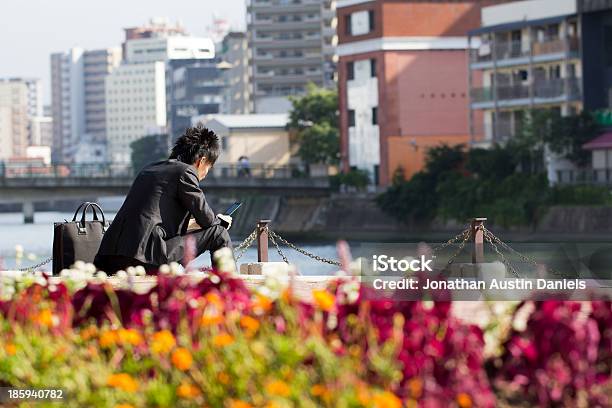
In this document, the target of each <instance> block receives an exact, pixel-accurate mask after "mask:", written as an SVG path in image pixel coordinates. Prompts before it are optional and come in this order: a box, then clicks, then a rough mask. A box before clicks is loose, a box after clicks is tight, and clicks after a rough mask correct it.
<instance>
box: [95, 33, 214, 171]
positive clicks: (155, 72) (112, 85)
mask: <svg viewBox="0 0 612 408" xmlns="http://www.w3.org/2000/svg"><path fill="white" fill-rule="evenodd" d="M164 35H166V34H164V33H161V34H159V36H153V37H147V38H137V39H130V40H127V41H126V42H125V44H124V61H123V63H122V64H121V65H120V66H119V67H118V68H117V69H116V70H115V71H113V73H112V74H111V75H109V76H108V77H107V79H106V85H107V92H106V116H107V118H106V124H107V128H108V132H107V135H108V138H107V139H108V141H107V151H106V156H107V159H108V161H110V162H113V163H117V164H122V165H126V166H127V165H129V164H130V161H131V149H130V144H131V143H132V142H133V141H135V140H138V139H140V138H142V137H143V136H147V135H151V134H160V133H166V132H167V131H168V129H167V117H168V112H171V111H172V108H171V106H169V105H168V104H167V100H168V98H167V95H170V96H171V95H174V89H173V88H172V86H173V85H174V84H175V81H174V80H170V79H174V78H175V76H176V78H177V80H176V84H177V87H178V92H179V95H181V96H183V97H184V99H183V101H185V100H187V99H188V98H189V97H191V96H192V94H191V93H190V94H187V89H186V88H185V87H182V85H181V84H182V83H181V81H180V79H181V78H183V79H184V78H187V80H188V81H189V84H190V85H192V84H200V85H202V86H201V89H200V91H202V88H207V86H208V84H207V83H206V80H207V79H206V78H202V77H201V76H198V75H204V76H205V74H202V71H205V70H206V69H205V68H206V67H204V68H203V67H200V66H194V64H196V62H197V61H198V60H209V59H212V58H214V56H215V50H214V44H213V43H212V41H211V40H210V39H208V38H196V37H186V36H178V37H164ZM196 65H197V64H196ZM189 66H191V67H192V68H186V67H189ZM180 68H185V69H182V70H181V71H180V72H178V73H177V72H176V71H177V70H179V69H180ZM198 70H200V72H198ZM181 76H182V77H181ZM181 92H183V94H181ZM190 92H191V91H190ZM194 93H197V92H194ZM199 95H201V93H200V94H199ZM199 102H202V103H204V104H206V103H213V101H212V100H211V99H207V98H201V100H199ZM215 103H217V102H215ZM187 108H189V107H187ZM177 110H178V108H177Z"/></svg>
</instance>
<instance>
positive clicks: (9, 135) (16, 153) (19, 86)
mask: <svg viewBox="0 0 612 408" xmlns="http://www.w3.org/2000/svg"><path fill="white" fill-rule="evenodd" d="M28 102H29V100H28V85H27V84H26V83H25V82H24V81H21V80H16V79H3V80H0V160H5V159H8V158H11V157H24V156H25V153H26V148H27V146H28V123H29V121H28V108H29V103H28Z"/></svg>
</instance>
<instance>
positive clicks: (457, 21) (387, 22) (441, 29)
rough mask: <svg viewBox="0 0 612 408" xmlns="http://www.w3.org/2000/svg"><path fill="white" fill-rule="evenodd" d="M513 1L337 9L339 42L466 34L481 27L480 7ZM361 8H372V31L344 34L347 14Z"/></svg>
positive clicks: (394, 0) (410, 0)
mask: <svg viewBox="0 0 612 408" xmlns="http://www.w3.org/2000/svg"><path fill="white" fill-rule="evenodd" d="M509 1H516V0H442V1H441V0H430V1H427V0H378V1H376V2H368V3H362V4H356V5H354V6H350V7H342V8H339V9H338V43H339V44H343V43H348V42H354V41H361V40H365V39H370V38H378V37H383V36H384V37H401V36H417V37H429V36H432V37H437V36H446V37H454V36H465V35H467V32H468V31H470V30H473V29H475V28H478V27H479V26H480V10H481V8H482V7H485V6H489V5H492V4H497V3H507V2H509ZM360 10H373V11H374V21H375V25H374V31H372V32H371V33H368V34H365V35H360V36H349V35H347V34H346V24H345V23H346V18H345V17H346V16H347V15H350V14H351V13H354V12H355V11H360Z"/></svg>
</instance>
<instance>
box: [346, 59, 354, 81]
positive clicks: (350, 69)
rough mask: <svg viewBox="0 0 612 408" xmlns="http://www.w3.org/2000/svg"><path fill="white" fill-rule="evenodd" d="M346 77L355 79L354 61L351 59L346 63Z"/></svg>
mask: <svg viewBox="0 0 612 408" xmlns="http://www.w3.org/2000/svg"><path fill="white" fill-rule="evenodd" d="M346 78H347V79H348V80H351V79H355V63H354V62H353V61H350V62H347V63H346Z"/></svg>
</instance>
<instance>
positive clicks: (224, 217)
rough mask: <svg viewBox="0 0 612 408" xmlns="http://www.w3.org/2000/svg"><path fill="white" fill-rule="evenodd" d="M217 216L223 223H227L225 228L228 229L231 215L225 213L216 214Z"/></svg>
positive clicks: (230, 224)
mask: <svg viewBox="0 0 612 408" xmlns="http://www.w3.org/2000/svg"><path fill="white" fill-rule="evenodd" d="M217 217H218V218H219V219H220V220H221V221H223V223H225V224H227V226H226V227H225V228H226V229H227V230H229V229H230V228H231V227H232V217H230V216H229V215H225V214H217ZM224 226H225V225H224Z"/></svg>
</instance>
